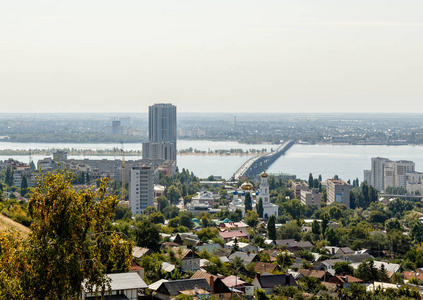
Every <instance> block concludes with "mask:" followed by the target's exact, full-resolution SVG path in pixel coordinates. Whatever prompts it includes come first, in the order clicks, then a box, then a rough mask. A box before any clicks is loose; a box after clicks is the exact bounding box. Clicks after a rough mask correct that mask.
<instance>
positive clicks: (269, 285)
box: [253, 274, 297, 294]
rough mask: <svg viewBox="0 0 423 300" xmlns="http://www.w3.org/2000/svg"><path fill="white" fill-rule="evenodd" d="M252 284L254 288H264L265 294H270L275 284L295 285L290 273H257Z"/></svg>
mask: <svg viewBox="0 0 423 300" xmlns="http://www.w3.org/2000/svg"><path fill="white" fill-rule="evenodd" d="M253 286H254V288H255V289H262V290H264V291H265V292H266V294H272V293H273V292H274V289H275V287H276V286H297V283H296V282H295V279H294V277H293V276H292V275H291V274H279V275H273V274H271V275H267V274H266V275H260V274H257V277H256V278H254V280H253Z"/></svg>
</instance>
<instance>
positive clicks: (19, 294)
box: [0, 172, 132, 300]
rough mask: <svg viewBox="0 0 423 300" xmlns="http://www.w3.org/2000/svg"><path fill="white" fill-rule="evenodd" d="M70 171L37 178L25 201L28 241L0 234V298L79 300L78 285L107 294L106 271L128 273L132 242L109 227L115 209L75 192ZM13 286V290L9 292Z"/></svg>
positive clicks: (94, 194)
mask: <svg viewBox="0 0 423 300" xmlns="http://www.w3.org/2000/svg"><path fill="white" fill-rule="evenodd" d="M72 179H73V176H72V175H71V174H70V173H62V172H54V173H51V174H48V175H46V176H44V177H41V179H40V181H39V182H38V183H37V184H36V185H35V187H34V188H33V190H32V196H31V199H30V200H29V203H28V211H29V215H30V217H31V218H32V225H31V230H32V232H31V233H30V234H29V236H28V238H27V239H25V240H23V239H21V238H19V237H18V236H17V235H16V234H14V233H4V232H2V233H0V235H1V238H0V249H1V250H0V251H1V252H0V282H7V284H0V298H2V299H43V300H44V299H77V298H78V297H79V294H80V292H81V284H82V282H83V281H85V287H86V288H87V289H91V290H93V289H95V290H97V291H101V292H102V293H106V292H107V287H108V286H109V280H108V278H107V277H106V276H105V272H123V271H127V270H128V268H129V265H130V262H131V259H132V255H131V254H132V243H130V242H127V241H125V240H123V239H122V237H121V235H120V234H118V233H116V232H110V231H108V230H107V229H108V228H109V226H110V224H111V221H112V218H113V215H114V210H115V209H116V207H117V205H118V199H117V198H116V197H115V196H108V195H107V193H106V184H107V180H103V181H102V182H101V184H100V187H99V189H98V190H97V191H93V190H80V191H78V192H77V191H75V189H74V188H73V187H72V185H71V182H72ZM11 288H12V290H11Z"/></svg>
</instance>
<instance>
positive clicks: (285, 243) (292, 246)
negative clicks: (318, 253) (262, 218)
mask: <svg viewBox="0 0 423 300" xmlns="http://www.w3.org/2000/svg"><path fill="white" fill-rule="evenodd" d="M275 244H276V246H279V247H284V248H287V249H288V250H289V251H295V250H300V249H304V250H310V249H311V248H312V247H313V244H312V243H310V242H309V241H304V242H296V241H295V240H294V239H286V240H276V241H275Z"/></svg>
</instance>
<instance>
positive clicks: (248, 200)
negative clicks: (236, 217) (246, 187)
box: [244, 193, 253, 212]
mask: <svg viewBox="0 0 423 300" xmlns="http://www.w3.org/2000/svg"><path fill="white" fill-rule="evenodd" d="M244 205H245V211H246V212H247V211H249V210H253V202H252V200H251V194H250V193H245V200H244Z"/></svg>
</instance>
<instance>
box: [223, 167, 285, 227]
mask: <svg viewBox="0 0 423 300" xmlns="http://www.w3.org/2000/svg"><path fill="white" fill-rule="evenodd" d="M267 177H268V175H267V173H266V172H263V173H261V174H260V179H261V181H260V190H259V191H257V192H256V193H255V192H254V190H253V185H252V184H251V183H249V182H248V181H245V182H244V183H243V184H242V185H241V191H234V192H233V199H232V203H231V204H230V205H229V210H230V211H235V210H236V209H240V210H241V211H242V216H243V217H244V216H245V203H244V201H245V196H246V195H247V194H250V196H251V202H252V206H253V209H257V208H256V205H257V203H258V201H259V199H260V198H261V199H262V201H263V218H265V219H268V218H269V217H270V216H271V215H274V216H275V217H277V216H278V206H277V205H276V204H273V203H271V202H270V191H269V183H268V182H267ZM254 197H255V198H254Z"/></svg>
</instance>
